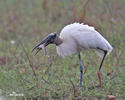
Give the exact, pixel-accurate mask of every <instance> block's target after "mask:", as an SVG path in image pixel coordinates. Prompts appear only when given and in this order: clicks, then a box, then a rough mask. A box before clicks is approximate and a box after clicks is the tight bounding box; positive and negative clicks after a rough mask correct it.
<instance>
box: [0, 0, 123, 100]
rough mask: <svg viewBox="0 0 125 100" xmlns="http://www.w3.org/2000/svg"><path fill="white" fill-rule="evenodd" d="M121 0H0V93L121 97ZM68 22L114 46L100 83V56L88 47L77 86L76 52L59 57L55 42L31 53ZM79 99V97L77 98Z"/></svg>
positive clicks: (65, 98)
mask: <svg viewBox="0 0 125 100" xmlns="http://www.w3.org/2000/svg"><path fill="white" fill-rule="evenodd" d="M124 5H125V0H0V90H1V91H0V92H1V93H0V94H1V95H2V96H8V95H9V94H10V93H13V91H14V92H16V93H23V94H25V96H24V97H21V98H20V99H21V100H22V99H23V100H25V99H26V100H30V99H32V100H37V99H38V98H40V99H41V98H42V99H43V100H48V99H50V100H51V99H54V100H77V99H78V100H82V99H81V98H85V99H87V100H90V99H91V100H98V99H100V98H101V99H102V100H103V99H105V98H106V95H108V94H113V95H115V96H116V97H117V98H118V99H119V100H123V98H125V88H124V86H125V74H124V70H125V62H124V61H125V44H124V43H125V6H124ZM74 22H80V23H85V24H88V25H90V26H93V27H95V29H96V30H97V31H99V32H100V34H102V35H103V36H104V37H105V38H106V39H107V40H108V41H109V42H110V43H111V45H112V46H113V47H114V50H113V52H112V53H111V54H110V55H109V56H108V57H107V58H106V61H105V63H104V65H103V66H104V67H103V69H102V75H103V76H102V80H103V81H104V85H103V87H102V88H100V89H98V88H95V87H94V88H91V87H90V86H92V85H93V84H94V83H95V82H96V81H97V77H96V70H97V68H98V66H99V62H100V59H98V57H97V56H96V55H95V54H94V53H93V52H92V51H91V50H90V51H85V52H83V54H82V59H83V62H84V65H85V67H86V68H87V72H86V74H85V75H84V77H83V81H84V84H83V88H82V90H79V89H78V84H79V74H80V72H79V63H78V59H77V55H73V57H66V58H65V59H60V58H59V57H58V56H57V54H56V49H55V46H52V45H50V46H49V47H48V48H47V52H48V54H49V55H50V58H46V57H44V55H43V53H42V52H40V53H39V54H38V55H37V56H34V54H33V53H31V49H32V47H33V46H34V45H35V44H36V43H38V42H39V41H41V40H42V39H43V38H44V37H45V36H46V35H47V34H49V33H51V32H57V33H58V34H59V32H60V31H61V29H62V28H63V27H64V26H66V25H68V24H70V23H74ZM79 98H80V99H79Z"/></svg>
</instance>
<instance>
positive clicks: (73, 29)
mask: <svg viewBox="0 0 125 100" xmlns="http://www.w3.org/2000/svg"><path fill="white" fill-rule="evenodd" d="M49 44H56V49H57V53H58V55H59V56H61V57H63V58H64V57H65V56H71V55H72V54H74V53H77V54H78V58H79V61H80V87H81V86H82V74H83V64H82V59H81V55H80V52H81V51H82V50H83V49H84V50H89V49H93V50H94V51H95V52H96V53H97V54H98V55H99V56H101V57H102V61H101V63H100V66H99V68H98V71H97V75H98V80H99V86H101V74H100V70H101V67H102V64H103V61H104V59H105V56H106V55H107V54H108V53H110V52H111V51H112V49H113V48H112V46H111V45H110V44H109V42H108V41H107V40H106V39H105V38H104V37H103V36H102V35H101V34H99V33H98V32H97V31H96V30H95V29H94V27H92V26H88V25H84V24H83V23H82V24H79V23H73V24H70V25H67V26H65V27H64V28H63V29H62V31H61V33H60V36H58V35H57V34H56V33H55V32H54V33H51V34H49V35H48V36H47V37H46V38H45V39H44V40H42V41H41V42H40V43H39V44H37V45H36V46H35V47H34V48H33V50H34V49H37V50H38V51H37V52H36V53H38V52H39V51H40V50H41V49H42V50H43V51H44V54H45V55H46V46H47V45H49ZM33 50H32V51H33Z"/></svg>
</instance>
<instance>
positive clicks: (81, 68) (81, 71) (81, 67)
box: [78, 53, 83, 87]
mask: <svg viewBox="0 0 125 100" xmlns="http://www.w3.org/2000/svg"><path fill="white" fill-rule="evenodd" d="M78 58H79V61H80V87H82V75H83V65H82V60H81V55H80V53H79V54H78Z"/></svg>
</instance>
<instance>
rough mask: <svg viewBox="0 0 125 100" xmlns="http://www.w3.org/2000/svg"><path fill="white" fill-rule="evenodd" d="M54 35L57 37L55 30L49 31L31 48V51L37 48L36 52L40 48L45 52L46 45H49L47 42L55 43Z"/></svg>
mask: <svg viewBox="0 0 125 100" xmlns="http://www.w3.org/2000/svg"><path fill="white" fill-rule="evenodd" d="M56 37H57V34H56V32H53V33H50V34H49V35H48V36H47V37H46V38H45V39H43V40H42V41H41V42H40V43H38V44H37V45H36V46H35V47H34V48H33V49H32V51H34V50H35V49H38V51H37V53H38V52H39V51H40V50H41V49H43V51H44V52H46V51H45V48H46V46H47V45H49V44H55V41H56ZM37 53H36V54H37Z"/></svg>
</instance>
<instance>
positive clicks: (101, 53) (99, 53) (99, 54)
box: [94, 47, 113, 58]
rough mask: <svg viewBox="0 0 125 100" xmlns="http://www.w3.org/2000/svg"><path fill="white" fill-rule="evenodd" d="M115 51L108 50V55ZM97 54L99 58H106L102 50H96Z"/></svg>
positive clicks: (111, 48)
mask: <svg viewBox="0 0 125 100" xmlns="http://www.w3.org/2000/svg"><path fill="white" fill-rule="evenodd" d="M112 50H113V47H110V48H109V50H107V54H109V53H110V52H111V51H112ZM94 51H95V53H96V54H97V55H98V56H99V57H101V58H102V57H103V56H104V51H102V50H100V49H94Z"/></svg>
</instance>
